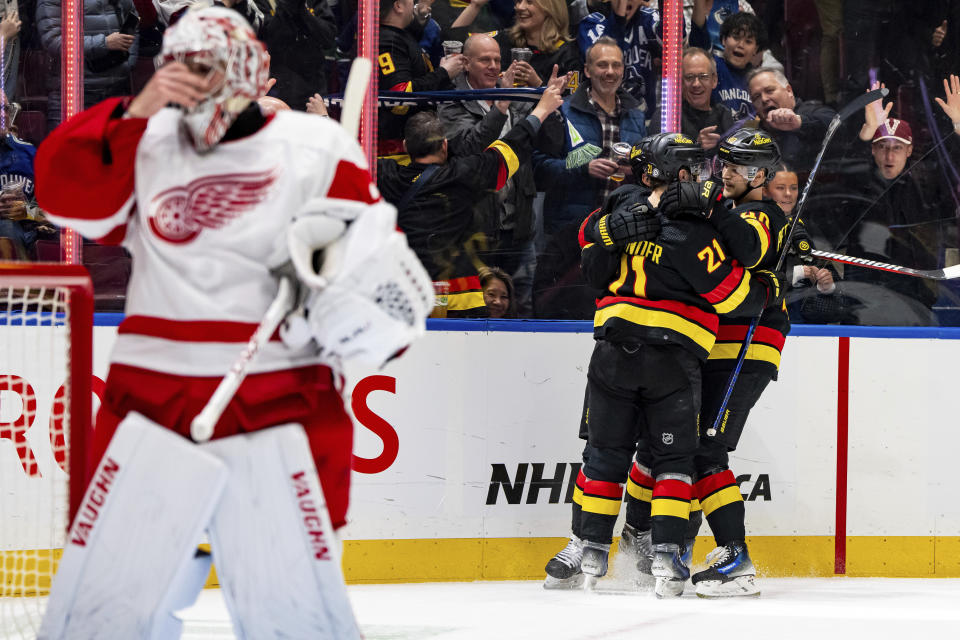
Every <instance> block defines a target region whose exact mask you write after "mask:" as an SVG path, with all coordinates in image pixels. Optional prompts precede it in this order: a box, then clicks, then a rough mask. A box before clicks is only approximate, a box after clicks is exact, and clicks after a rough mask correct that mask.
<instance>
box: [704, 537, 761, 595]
mask: <svg viewBox="0 0 960 640" xmlns="http://www.w3.org/2000/svg"><path fill="white" fill-rule="evenodd" d="M707 562H708V563H710V566H709V567H707V568H706V569H704V570H703V571H698V572H697V573H695V574H694V575H693V578H692V581H693V584H694V585H695V586H696V589H697V595H698V596H700V597H701V598H730V597H737V596H740V597H743V596H759V595H760V587H758V586H757V584H756V580H755V579H754V578H755V577H756V571H755V570H754V568H753V562H752V561H751V560H750V554H749V553H747V545H746V544H745V543H743V542H731V543H729V544H726V545H724V546H722V547H717V548H716V549H714V550H713V551H711V552H710V553H708V554H707Z"/></svg>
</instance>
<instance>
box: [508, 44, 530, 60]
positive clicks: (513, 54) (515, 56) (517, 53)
mask: <svg viewBox="0 0 960 640" xmlns="http://www.w3.org/2000/svg"><path fill="white" fill-rule="evenodd" d="M510 59H511V60H519V61H521V62H530V61H531V60H533V51H531V50H530V49H527V48H526V47H517V48H515V49H510Z"/></svg>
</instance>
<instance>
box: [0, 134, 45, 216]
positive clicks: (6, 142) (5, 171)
mask: <svg viewBox="0 0 960 640" xmlns="http://www.w3.org/2000/svg"><path fill="white" fill-rule="evenodd" d="M36 153H37V148H36V147H34V146H33V145H32V144H30V143H29V142H24V141H23V140H21V139H20V138H18V137H16V136H14V135H13V134H10V133H8V134H7V135H6V137H5V138H3V139H2V140H0V188H3V187H6V186H7V185H8V184H16V183H21V184H22V185H23V193H24V195H26V196H27V199H28V200H31V201H32V200H33V199H34V196H33V158H34V156H35V155H36Z"/></svg>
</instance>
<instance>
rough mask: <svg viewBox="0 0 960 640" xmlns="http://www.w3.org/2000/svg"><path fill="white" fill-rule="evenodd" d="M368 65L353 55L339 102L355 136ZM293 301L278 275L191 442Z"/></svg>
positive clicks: (292, 289)
mask: <svg viewBox="0 0 960 640" xmlns="http://www.w3.org/2000/svg"><path fill="white" fill-rule="evenodd" d="M371 70H372V65H371V64H370V61H369V60H367V59H366V58H357V59H356V60H354V61H353V66H352V67H351V68H350V76H349V77H348V78H347V90H346V92H345V96H346V97H345V99H344V102H343V111H342V112H341V115H340V124H341V126H343V127H344V128H345V129H346V130H347V131H348V132H349V133H350V135H351V137H354V138H356V137H357V132H358V130H359V128H360V110H361V107H362V106H363V94H364V93H365V92H366V90H367V84H368V83H369V82H370V72H371ZM296 301H297V287H296V286H295V285H294V284H293V282H291V280H290V279H289V278H287V277H281V278H280V286H279V288H278V290H277V297H276V298H274V299H273V302H271V303H270V306H269V307H268V308H267V311H266V313H265V314H264V316H263V319H262V320H261V321H260V326H258V327H257V329H256V331H254V332H253V335H252V336H251V337H250V341H249V342H247V346H246V347H244V349H243V351H242V352H241V353H240V356H239V357H238V358H237V361H236V362H234V363H233V366H231V367H230V371H228V372H227V375H225V376H224V377H223V380H221V381H220V384H219V385H217V389H216V391H214V392H213V396H211V397H210V400H209V401H208V402H207V404H206V406H205V407H204V408H203V410H202V411H201V412H200V413H199V414H197V416H196V417H195V418H194V419H193V421H192V422H191V423H190V436H191V437H192V438H193V439H194V441H195V442H206V441H207V440H209V439H210V436H212V435H213V428H214V426H215V425H216V424H217V422H218V421H219V420H220V416H221V415H223V410H224V409H226V408H227V405H228V404H230V400H232V399H233V395H234V394H235V393H236V392H237V389H239V388H240V384H241V383H242V382H243V379H244V378H246V377H247V369H248V368H249V367H250V363H251V362H252V361H253V359H254V357H256V355H257V353H258V352H259V351H260V349H261V347H263V345H265V344H266V343H267V342H268V341H269V340H270V338H271V337H272V336H273V334H274V332H275V331H276V330H277V327H279V326H280V323H281V322H283V320H284V318H286V316H287V314H288V313H289V312H290V310H291V309H293V307H294V306H295V304H296Z"/></svg>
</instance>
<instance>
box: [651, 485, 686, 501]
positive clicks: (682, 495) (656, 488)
mask: <svg viewBox="0 0 960 640" xmlns="http://www.w3.org/2000/svg"><path fill="white" fill-rule="evenodd" d="M692 491H693V487H691V486H690V485H689V484H688V483H686V482H684V481H683V480H658V481H657V484H655V485H653V497H654V498H677V499H679V500H689V499H690V497H691V495H692Z"/></svg>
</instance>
